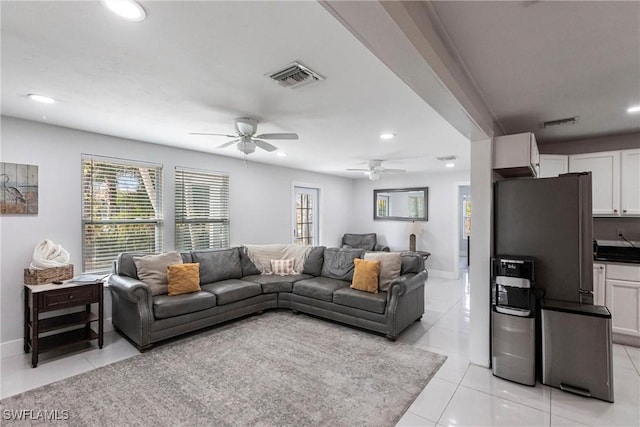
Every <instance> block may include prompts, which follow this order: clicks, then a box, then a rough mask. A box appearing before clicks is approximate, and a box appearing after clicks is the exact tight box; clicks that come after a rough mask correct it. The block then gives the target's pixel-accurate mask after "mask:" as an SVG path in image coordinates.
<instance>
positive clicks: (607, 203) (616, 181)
mask: <svg viewBox="0 0 640 427" xmlns="http://www.w3.org/2000/svg"><path fill="white" fill-rule="evenodd" d="M589 171H590V172H591V175H592V186H593V215H594V216H599V215H602V216H611V215H620V151H605V152H600V153H588V154H574V155H571V156H569V172H589Z"/></svg>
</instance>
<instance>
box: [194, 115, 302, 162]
mask: <svg viewBox="0 0 640 427" xmlns="http://www.w3.org/2000/svg"><path fill="white" fill-rule="evenodd" d="M234 125H235V128H236V134H235V135H229V134H224V133H201V132H190V133H189V135H212V136H226V137H227V138H234V139H232V140H231V141H227V142H225V143H224V144H222V145H220V146H218V147H216V148H226V147H229V146H230V145H233V144H236V143H237V147H238V150H240V151H241V152H242V153H244V154H246V155H248V154H251V153H253V152H254V151H256V147H259V148H261V149H263V150H265V151H269V152H272V151H276V150H277V149H278V147H276V146H275V145H273V144H269V143H268V142H266V141H263V139H288V140H297V139H298V134H297V133H263V134H260V135H256V132H257V130H258V121H257V120H256V119H252V118H249V117H241V118H239V119H236V120H235V123H234Z"/></svg>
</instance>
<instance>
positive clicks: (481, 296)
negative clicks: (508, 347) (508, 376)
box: [469, 139, 494, 367]
mask: <svg viewBox="0 0 640 427" xmlns="http://www.w3.org/2000/svg"><path fill="white" fill-rule="evenodd" d="M492 149H493V147H492V139H485V140H478V141H471V181H472V183H473V184H472V185H471V201H472V204H473V205H472V210H473V214H472V215H473V216H472V219H471V221H472V223H471V227H472V231H471V256H470V261H471V265H470V266H469V283H470V294H471V296H470V304H471V321H470V328H469V360H470V361H471V363H474V364H476V365H480V366H485V367H489V363H490V357H491V356H490V354H489V343H490V331H489V316H490V307H489V301H490V293H491V291H490V275H491V271H490V263H489V260H490V259H491V256H492V246H493V243H492V242H493V181H494V176H493V171H492V169H491V165H492V162H491V159H492V158H493V150H492Z"/></svg>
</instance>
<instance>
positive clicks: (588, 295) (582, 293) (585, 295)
mask: <svg viewBox="0 0 640 427" xmlns="http://www.w3.org/2000/svg"><path fill="white" fill-rule="evenodd" d="M578 294H579V295H578V302H579V303H580V304H593V291H587V290H585V289H578ZM584 299H586V302H585V301H583V300H584Z"/></svg>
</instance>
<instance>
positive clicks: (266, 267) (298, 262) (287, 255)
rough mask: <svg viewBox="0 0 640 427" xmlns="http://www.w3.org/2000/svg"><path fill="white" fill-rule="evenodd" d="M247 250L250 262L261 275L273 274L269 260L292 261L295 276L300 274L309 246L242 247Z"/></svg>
mask: <svg viewBox="0 0 640 427" xmlns="http://www.w3.org/2000/svg"><path fill="white" fill-rule="evenodd" d="M243 246H244V247H245V248H246V249H247V255H249V258H250V259H251V262H253V263H254V264H255V266H256V267H257V268H258V270H260V272H261V273H262V274H273V271H272V270H271V260H272V259H273V260H276V259H293V269H294V271H295V272H296V274H300V273H302V271H303V270H304V263H305V261H306V260H307V255H309V252H310V251H311V247H310V246H300V245H294V244H289V245H243Z"/></svg>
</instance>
